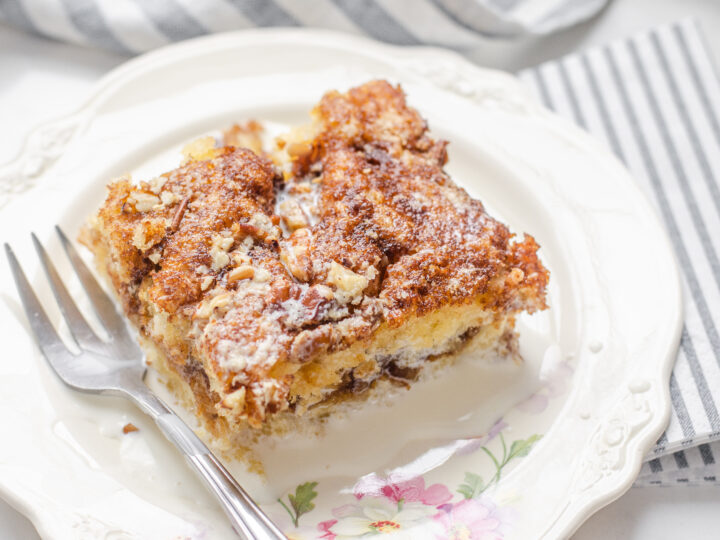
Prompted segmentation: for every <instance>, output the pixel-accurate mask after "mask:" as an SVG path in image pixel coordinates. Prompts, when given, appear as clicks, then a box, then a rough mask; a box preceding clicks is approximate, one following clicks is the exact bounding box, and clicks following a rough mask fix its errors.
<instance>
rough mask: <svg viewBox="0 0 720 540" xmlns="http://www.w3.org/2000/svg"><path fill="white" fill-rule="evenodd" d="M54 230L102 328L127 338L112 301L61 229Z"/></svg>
mask: <svg viewBox="0 0 720 540" xmlns="http://www.w3.org/2000/svg"><path fill="white" fill-rule="evenodd" d="M55 230H56V231H57V233H58V236H60V240H61V242H62V245H63V248H65V253H67V256H68V257H69V259H70V262H71V263H72V266H73V268H74V269H75V273H76V274H77V276H78V278H79V279H80V283H82V286H83V287H84V288H85V292H87V294H88V296H89V297H90V302H91V303H92V306H93V309H94V310H95V313H96V314H97V316H98V318H99V319H100V321H101V322H102V323H103V326H105V329H106V330H107V331H108V333H109V334H110V335H111V336H112V337H120V336H123V337H124V336H127V337H129V335H128V331H127V327H126V326H125V321H124V320H123V319H122V318H121V317H120V315H118V312H117V311H116V310H115V304H114V303H113V301H112V300H111V299H110V297H109V296H108V295H107V294H105V291H103V289H102V287H100V284H99V283H98V282H97V280H96V279H95V277H94V276H93V275H92V272H90V270H89V269H88V267H87V265H86V264H85V263H84V262H83V260H82V258H81V257H80V255H79V254H78V252H77V251H76V250H75V248H74V247H73V245H72V242H70V240H68V237H67V236H65V233H64V232H63V231H62V229H61V228H60V227H59V226H57V225H55Z"/></svg>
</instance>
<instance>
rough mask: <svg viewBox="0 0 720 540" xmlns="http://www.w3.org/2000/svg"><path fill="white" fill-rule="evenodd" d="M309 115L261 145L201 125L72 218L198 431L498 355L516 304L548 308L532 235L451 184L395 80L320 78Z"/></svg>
mask: <svg viewBox="0 0 720 540" xmlns="http://www.w3.org/2000/svg"><path fill="white" fill-rule="evenodd" d="M312 119H313V120H312V122H311V123H310V124H309V125H307V126H302V127H298V128H296V129H294V130H292V131H291V132H290V133H288V134H287V135H285V136H282V137H279V138H278V139H277V140H276V146H275V148H274V149H269V150H268V151H266V152H265V153H264V154H263V156H260V155H259V154H258V153H255V152H253V151H251V150H249V149H246V148H235V147H233V146H219V147H215V146H214V145H213V141H212V140H211V139H210V140H204V141H200V142H196V143H194V144H193V145H191V146H190V147H189V150H188V152H187V161H186V162H185V163H184V164H183V165H182V166H180V167H179V168H177V169H175V170H173V171H171V172H169V173H166V174H163V175H161V176H159V177H157V178H154V179H152V180H149V181H147V182H140V183H139V184H137V185H134V184H133V183H131V182H130V180H129V179H127V178H124V179H120V180H117V181H115V182H113V183H112V184H110V186H109V195H108V198H107V200H106V201H105V203H104V204H103V206H102V208H101V209H100V211H99V212H98V214H97V215H96V216H95V217H94V218H92V220H91V222H90V224H89V226H88V227H87V228H86V229H85V231H84V232H83V241H84V242H85V243H86V245H88V247H90V249H91V250H92V251H93V252H94V254H95V256H96V258H97V262H98V264H99V266H100V267H101V268H103V269H104V270H105V271H106V272H107V274H108V275H109V277H110V279H111V281H112V284H113V287H114V289H115V290H116V291H117V293H118V295H119V297H120V299H121V301H122V304H123V308H124V309H125V312H126V313H127V314H128V316H129V317H130V318H131V320H132V321H133V322H134V323H135V324H136V325H137V326H138V328H139V330H140V333H141V335H142V337H143V340H144V341H145V342H146V345H147V346H148V347H149V348H150V349H152V354H151V358H152V361H153V362H154V363H155V364H156V365H158V367H160V368H161V369H162V368H167V372H168V373H172V374H174V375H176V376H177V377H176V382H177V384H176V386H177V388H178V389H182V388H185V389H189V390H190V393H189V394H190V395H191V396H192V400H193V402H194V405H195V407H196V410H197V412H198V415H199V416H200V417H201V419H203V420H204V421H205V423H206V425H207V426H208V427H209V429H210V430H211V431H212V432H213V433H214V434H215V435H216V436H225V437H228V438H229V439H233V437H234V436H235V435H238V434H240V435H242V436H243V437H247V436H248V434H251V433H257V432H258V430H260V431H262V432H266V433H269V432H277V431H288V430H291V429H294V428H296V427H297V426H298V425H299V423H300V420H299V419H300V418H303V419H308V418H311V419H312V418H317V417H319V416H324V415H327V414H328V413H329V412H332V409H333V408H335V407H337V406H338V405H339V404H340V403H344V402H347V401H348V399H353V400H355V401H357V400H361V399H364V398H366V397H367V396H370V395H372V394H373V392H375V393H376V392H378V391H380V390H381V389H382V388H386V384H387V381H393V382H398V383H401V384H404V385H409V384H412V382H413V381H415V380H417V379H418V377H419V376H420V375H421V374H422V372H423V370H424V369H425V367H426V366H427V365H429V364H431V363H433V362H435V361H437V360H439V359H445V360H447V359H450V358H452V356H453V355H454V354H455V353H457V352H458V351H460V350H461V349H463V348H465V347H470V346H472V347H474V348H475V349H477V350H480V351H491V352H492V353H494V354H499V355H505V356H515V355H516V354H517V353H516V336H515V333H514V331H513V327H514V323H515V316H516V315H517V314H518V313H520V312H521V311H527V312H533V311H535V310H539V309H544V308H545V307H546V306H545V287H546V285H547V282H548V272H547V270H546V269H545V268H544V267H543V265H542V264H541V262H540V261H539V260H538V257H537V254H536V251H537V249H538V246H537V244H536V243H535V241H534V240H533V238H532V237H530V236H527V235H526V236H525V237H524V238H523V239H522V240H518V239H515V238H513V235H512V234H511V233H510V232H509V231H508V229H507V227H505V226H504V225H502V224H501V223H499V222H497V221H496V220H494V219H493V218H491V217H490V216H489V215H488V214H487V213H485V211H484V208H483V205H482V204H481V203H480V202H479V201H476V200H474V199H472V198H471V197H470V196H468V194H467V193H466V192H465V191H464V190H463V189H461V188H459V187H458V186H456V185H455V184H454V183H453V182H452V180H451V179H450V178H449V177H448V175H447V174H446V173H445V172H444V171H443V166H444V165H445V163H446V161H447V154H446V151H445V146H446V142H445V141H440V140H435V139H433V138H431V137H430V135H429V133H428V130H427V125H426V123H425V121H424V120H423V119H422V117H421V116H420V115H419V114H418V112H417V111H415V110H414V109H412V108H410V107H409V106H408V105H407V104H406V101H405V96H404V94H403V92H402V91H401V90H400V88H397V87H393V86H391V85H390V84H388V83H387V82H384V81H373V82H369V83H367V84H364V85H362V86H360V87H357V88H353V89H351V90H350V91H349V92H347V93H345V94H341V93H338V92H329V93H327V94H326V95H325V96H324V97H323V98H322V100H321V101H320V103H319V104H318V105H317V106H316V107H315V109H314V110H313V112H312ZM248 126H251V127H248V129H252V130H253V131H252V134H250V135H252V137H250V138H252V140H257V139H256V138H253V137H255V136H256V135H257V132H258V126H257V124H248ZM243 129H244V128H243V127H242V126H236V127H235V128H233V129H232V130H230V131H229V132H227V133H228V137H229V139H232V140H233V141H242V140H246V139H248V137H244V136H243ZM226 142H227V141H226ZM223 144H224V143H223ZM256 150H257V148H256ZM271 160H272V161H271ZM436 365H437V364H436ZM248 428H255V429H248ZM235 440H239V439H237V438H236V439H235Z"/></svg>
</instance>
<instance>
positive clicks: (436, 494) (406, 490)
mask: <svg viewBox="0 0 720 540" xmlns="http://www.w3.org/2000/svg"><path fill="white" fill-rule="evenodd" d="M380 492H381V493H382V494H383V495H384V496H385V497H387V498H388V499H390V500H391V501H393V502H396V503H399V502H401V501H402V502H420V503H422V504H425V505H427V506H440V505H441V504H443V503H446V502H448V501H449V500H450V499H452V494H451V493H450V490H449V489H448V488H447V487H446V486H444V485H443V484H433V485H431V486H430V487H428V488H427V489H426V488H425V479H424V478H423V477H422V476H417V477H415V478H412V479H410V480H407V481H405V482H399V483H397V484H395V483H392V482H389V483H387V484H385V485H384V486H383V487H382V488H381V490H380Z"/></svg>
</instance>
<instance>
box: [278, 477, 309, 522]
mask: <svg viewBox="0 0 720 540" xmlns="http://www.w3.org/2000/svg"><path fill="white" fill-rule="evenodd" d="M317 485H318V483H317V482H305V483H304V484H300V485H299V486H298V487H296V488H295V495H293V494H292V493H289V494H288V496H287V498H288V500H289V501H290V506H291V507H292V510H290V508H288V507H287V505H286V504H285V503H284V502H283V501H282V499H278V502H279V503H280V504H281V505H282V506H283V508H284V509H285V511H286V512H287V513H288V514H290V519H292V522H293V525H295V526H296V527H297V526H298V520H299V519H300V516H302V515H303V514H307V513H308V512H310V511H311V510H312V509H313V508H315V503H314V502H313V500H314V499H315V497H317V495H318V494H317V491H315V487H316V486H317Z"/></svg>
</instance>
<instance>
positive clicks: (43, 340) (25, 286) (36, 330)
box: [5, 243, 74, 371]
mask: <svg viewBox="0 0 720 540" xmlns="http://www.w3.org/2000/svg"><path fill="white" fill-rule="evenodd" d="M5 254H6V255H7V258H8V262H9V263H10V269H11V270H12V274H13V278H14V279H15V286H16V287H17V290H18V294H19V295H20V300H21V301H22V305H23V308H24V309H25V314H26V315H27V318H28V320H29V321H30V327H31V328H32V331H33V334H34V335H35V340H36V341H37V344H38V345H39V346H40V350H41V351H42V352H43V354H44V355H45V358H46V359H47V360H48V362H49V363H50V365H51V366H52V367H53V369H55V371H57V368H56V366H55V362H61V361H66V362H67V361H70V360H72V359H73V358H74V355H73V354H72V353H71V352H70V351H69V350H68V349H67V347H66V346H65V344H64V343H63V342H62V340H61V339H60V336H58V334H57V332H56V331H55V327H54V326H53V325H52V323H51V322H50V319H49V318H48V316H47V314H46V313H45V310H44V309H43V308H42V304H40V301H39V300H38V298H37V296H36V295H35V292H34V291H33V289H32V287H31V286H30V283H28V280H27V277H25V272H23V270H22V268H21V267H20V263H19V262H18V260H17V258H16V257H15V253H13V250H12V248H11V247H10V246H9V245H8V244H7V243H6V244H5Z"/></svg>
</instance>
